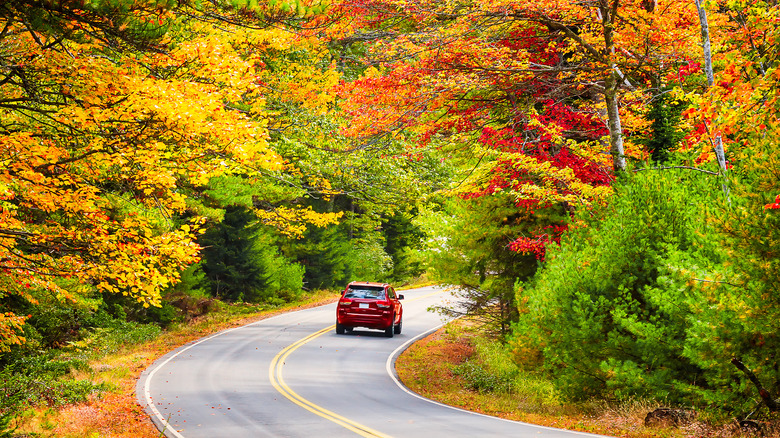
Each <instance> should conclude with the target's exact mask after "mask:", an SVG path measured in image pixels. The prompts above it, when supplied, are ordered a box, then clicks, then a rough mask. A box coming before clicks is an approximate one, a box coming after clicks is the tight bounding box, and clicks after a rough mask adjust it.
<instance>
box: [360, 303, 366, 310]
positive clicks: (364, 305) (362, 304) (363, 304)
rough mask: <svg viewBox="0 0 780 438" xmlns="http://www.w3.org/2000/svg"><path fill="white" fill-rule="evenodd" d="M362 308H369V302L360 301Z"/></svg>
mask: <svg viewBox="0 0 780 438" xmlns="http://www.w3.org/2000/svg"><path fill="white" fill-rule="evenodd" d="M360 308H361V309H368V303H360Z"/></svg>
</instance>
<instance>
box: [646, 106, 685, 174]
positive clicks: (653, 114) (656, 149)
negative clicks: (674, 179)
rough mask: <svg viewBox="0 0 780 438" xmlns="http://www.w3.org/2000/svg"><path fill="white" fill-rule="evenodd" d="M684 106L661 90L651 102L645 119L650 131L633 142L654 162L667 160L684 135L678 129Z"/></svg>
mask: <svg viewBox="0 0 780 438" xmlns="http://www.w3.org/2000/svg"><path fill="white" fill-rule="evenodd" d="M685 107H686V105H685V103H684V102H680V101H679V100H678V99H677V98H676V97H674V96H672V95H671V94H670V93H669V90H662V91H661V93H660V94H658V95H657V96H656V97H655V98H654V99H653V101H652V103H651V105H650V109H649V110H648V112H647V114H646V115H645V117H646V118H647V120H649V121H650V130H649V133H648V136H647V137H642V136H641V135H640V136H639V137H635V138H634V139H633V141H634V142H636V143H639V144H641V145H643V146H644V147H645V149H646V150H647V151H648V152H650V154H651V157H652V160H653V161H655V162H661V163H663V162H666V161H668V160H669V158H670V156H669V154H670V151H673V150H674V149H676V148H677V145H678V144H679V142H680V140H682V139H683V138H684V137H685V133H684V132H683V131H681V130H680V129H679V124H680V120H681V119H682V111H683V110H684V109H685Z"/></svg>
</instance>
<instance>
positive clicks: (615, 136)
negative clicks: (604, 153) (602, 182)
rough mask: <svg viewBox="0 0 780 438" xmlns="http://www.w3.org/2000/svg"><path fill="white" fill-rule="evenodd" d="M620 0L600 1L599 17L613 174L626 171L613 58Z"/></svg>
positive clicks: (616, 77)
mask: <svg viewBox="0 0 780 438" xmlns="http://www.w3.org/2000/svg"><path fill="white" fill-rule="evenodd" d="M619 4H620V0H612V3H611V4H610V3H609V2H608V1H607V0H601V3H600V6H599V16H600V17H601V26H602V29H603V30H604V54H605V55H606V56H605V57H606V58H607V63H608V65H609V71H608V72H607V78H606V81H605V84H604V101H605V103H606V105H607V127H608V128H609V146H610V147H609V152H610V154H611V155H612V167H613V169H614V170H615V172H622V171H624V170H626V157H625V154H624V150H623V127H622V125H621V123H620V111H619V106H618V93H617V90H618V87H619V84H620V78H619V77H618V76H619V75H618V73H617V66H615V63H614V56H615V40H614V31H615V16H616V15H617V8H618V6H619Z"/></svg>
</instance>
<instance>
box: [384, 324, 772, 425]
mask: <svg viewBox="0 0 780 438" xmlns="http://www.w3.org/2000/svg"><path fill="white" fill-rule="evenodd" d="M516 360H517V359H516V355H515V354H514V353H513V352H511V351H510V350H509V349H508V348H507V347H505V346H504V345H502V344H501V343H499V342H498V341H495V340H493V339H489V338H486V337H484V336H483V335H482V334H480V332H479V330H475V329H474V328H473V327H469V326H468V323H464V321H462V320H461V321H456V322H454V323H451V324H449V325H448V326H446V327H445V328H443V329H441V330H439V331H438V332H436V333H434V334H433V335H430V336H428V337H427V338H425V339H422V340H420V341H418V342H417V343H415V344H413V345H412V346H410V348H409V349H407V350H406V351H405V352H404V353H403V354H402V355H401V356H400V357H399V358H398V360H397V362H396V369H397V372H398V375H399V377H400V379H401V381H402V382H403V383H404V384H405V385H406V386H408V387H409V388H410V389H411V390H413V391H415V392H418V393H420V394H421V395H423V396H425V397H428V398H430V399H433V400H436V401H439V402H441V403H445V404H449V405H452V406H455V407H459V408H463V409H468V410H472V411H476V412H481V413H484V414H488V415H493V416H497V417H501V418H506V419H510V420H516V421H523V422H527V423H533V424H538V425H542V426H548V427H555V428H562V429H569V430H577V431H582V432H589V433H596V434H602V435H608V436H617V437H629V438H649V437H668V438H683V437H685V438H688V437H702V436H708V437H717V438H730V437H737V436H748V435H747V431H746V430H744V429H742V428H740V427H739V424H738V423H737V422H736V421H733V422H726V423H713V422H710V421H708V416H707V414H706V413H700V414H699V416H698V418H695V419H693V420H692V421H686V422H684V423H678V424H672V423H663V422H662V423H661V424H656V425H653V426H648V425H646V424H645V420H646V417H647V416H648V414H649V413H651V412H653V411H655V410H656V409H659V408H662V407H665V406H666V404H665V403H664V402H663V401H658V400H650V399H622V400H612V401H606V400H601V399H599V400H596V399H594V400H589V401H584V402H576V403H574V402H570V401H567V400H566V399H565V397H564V395H563V393H562V392H561V391H559V390H558V389H556V387H555V385H554V384H553V382H552V381H550V380H548V379H546V378H545V377H544V376H543V375H541V374H536V373H534V372H533V371H529V370H528V369H527V368H523V364H518V363H517V362H516ZM762 433H763V436H765V437H777V436H778V435H777V433H776V432H775V431H773V430H772V429H771V428H768V427H767V428H765V429H764V430H762Z"/></svg>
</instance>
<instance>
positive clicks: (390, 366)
mask: <svg viewBox="0 0 780 438" xmlns="http://www.w3.org/2000/svg"><path fill="white" fill-rule="evenodd" d="M445 324H446V323H442V324H439V325H438V326H436V327H434V328H432V329H430V330H428V331H426V332H423V333H421V334H419V335H417V336H415V337H413V338H412V339H409V340H408V341H406V342H405V343H403V344H402V345H400V346H399V347H398V348H396V349H395V350H394V351H393V352H392V353H390V356H388V358H387V362H385V369H386V370H387V374H388V375H389V376H390V378H391V379H393V382H395V384H396V385H397V386H398V387H399V388H401V389H402V390H403V391H404V392H406V393H407V394H409V395H411V396H413V397H416V398H418V399H420V400H423V401H426V402H428V403H432V404H434V405H437V406H441V407H443V408H449V409H452V410H455V411H458V412H463V413H467V414H472V415H478V416H480V417H486V418H492V419H494V420H500V421H507V422H510V423H520V424H525V425H528V426H532V427H538V428H540V429H545V430H556V431H559V430H567V429H559V428H555V427H549V426H539V425H537V424H532V423H525V422H523V421H515V420H508V419H506V418H501V417H494V416H492V415H487V414H482V413H479V412H474V411H469V410H466V409H463V408H458V407H455V406H450V405H447V404H444V403H441V402H437V401H436V400H431V399H429V398H426V397H423V396H421V395H420V394H417V393H416V392H414V391H412V390H411V389H409V388H407V387H406V386H405V385H404V384H403V383H401V380H400V379H398V373H397V372H396V371H395V361H396V359H398V356H400V355H401V353H403V352H404V351H406V349H408V348H409V346H411V345H412V344H413V343H415V342H417V341H418V340H420V339H422V338H424V337H426V336H428V335H430V334H432V333H434V332H435V331H436V330H439V329H440V328H442V327H444V325H445ZM568 432H571V433H573V434H577V435H582V436H588V437H604V438H612V437H607V436H606V435H595V434H592V433H587V432H580V431H576V430H568Z"/></svg>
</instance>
